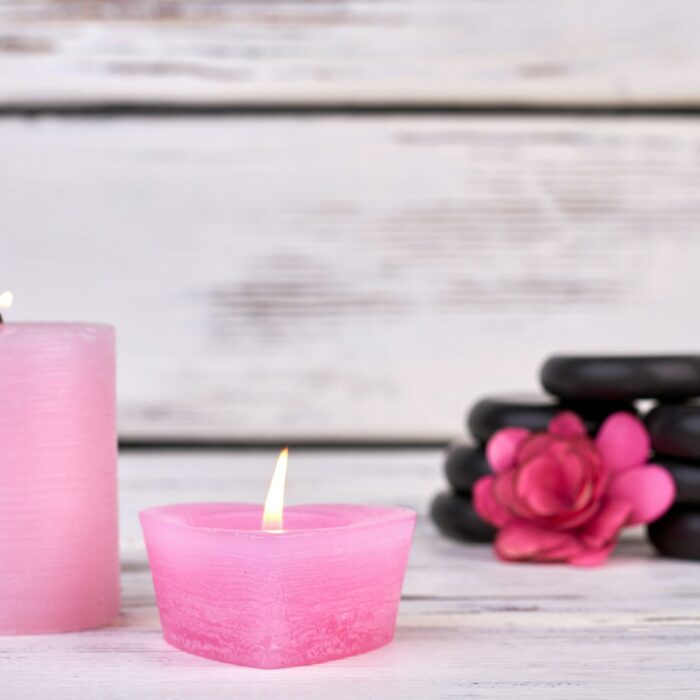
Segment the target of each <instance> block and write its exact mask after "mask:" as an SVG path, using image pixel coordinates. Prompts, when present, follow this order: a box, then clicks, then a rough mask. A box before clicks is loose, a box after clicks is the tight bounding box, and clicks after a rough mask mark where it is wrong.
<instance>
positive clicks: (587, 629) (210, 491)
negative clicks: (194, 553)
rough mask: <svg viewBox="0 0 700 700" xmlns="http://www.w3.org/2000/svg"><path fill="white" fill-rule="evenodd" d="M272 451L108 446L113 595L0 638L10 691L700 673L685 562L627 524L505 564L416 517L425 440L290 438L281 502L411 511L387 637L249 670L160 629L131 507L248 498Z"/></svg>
mask: <svg viewBox="0 0 700 700" xmlns="http://www.w3.org/2000/svg"><path fill="white" fill-rule="evenodd" d="M274 456H275V455H274V453H273V452H259V453H239V454H238V455H236V454H235V453H221V454H215V455H211V454H191V455H182V454H178V453H164V454H157V455H149V456H136V455H133V456H129V457H127V458H123V459H122V460H121V465H120V466H121V497H120V502H121V508H122V521H121V524H122V535H123V537H122V561H123V565H122V584H123V594H124V595H123V610H122V616H121V619H120V621H119V623H118V624H117V625H115V626H114V627H111V628H107V629H104V630H98V631H93V632H85V633H80V634H68V635H55V636H47V637H41V636H37V637H0V687H2V689H3V696H4V697H7V698H12V700H25V699H26V700H28V699H33V698H44V697H46V692H47V688H50V689H51V694H52V697H55V698H72V699H74V700H93V699H94V698H95V696H96V695H99V696H100V697H101V698H106V699H107V700H112V699H115V700H116V699H122V698H124V699H125V698H134V697H138V698H141V699H143V700H149V699H150V698H158V699H159V700H160V699H163V698H164V699H168V700H170V699H180V698H182V699H183V700H184V699H189V698H194V697H196V698H208V699H212V700H215V699H217V698H222V699H223V698H231V697H232V696H235V697H245V698H261V699H262V698H264V699H265V700H268V699H269V698H273V697H274V698H277V697H280V698H282V697H283V698H300V699H301V698H303V699H305V700H306V699H310V700H326V699H327V698H328V697H329V696H332V697H334V698H338V699H339V700H358V699H359V700H362V699H364V698H367V699H374V698H379V697H381V698H387V700H393V699H394V698H396V699H400V700H406V699H411V698H416V699H421V700H422V699H424V698H468V697H480V698H481V697H486V698H491V697H493V698H511V697H512V698H561V697H574V698H590V697H616V698H618V697H619V698H625V699H626V698H631V699H635V700H636V699H638V698H658V697H661V696H663V697H669V698H694V697H695V696H696V694H697V687H698V683H699V682H700V667H699V666H698V663H697V658H698V654H699V653H700V636H699V635H698V631H697V630H698V592H697V584H696V581H697V564H694V563H689V562H680V561H672V560H664V559H657V558H655V557H654V555H653V554H651V552H650V549H649V547H648V545H647V544H646V543H644V542H643V541H642V540H641V539H640V537H639V535H638V534H634V533H632V534H631V535H630V537H629V539H627V540H626V541H625V542H624V543H623V544H622V545H620V547H619V548H618V550H617V552H616V553H615V554H614V556H613V558H612V559H611V562H610V563H609V564H608V565H607V566H605V567H603V568H601V569H597V570H580V569H574V568H568V567H559V566H542V565H508V564H503V563H500V562H498V561H496V560H495V559H494V558H493V556H492V554H491V551H490V548H489V547H488V546H479V545H464V544H461V543H455V542H451V541H449V540H446V539H444V538H443V537H441V536H440V535H439V534H438V533H437V532H436V531H435V530H434V528H433V527H432V525H431V524H430V523H429V522H428V521H427V519H426V515H425V513H426V510H427V504H428V501H429V498H430V496H431V495H432V493H433V492H434V491H435V490H436V489H437V488H440V482H441V478H440V474H439V471H440V462H441V458H442V456H441V455H440V454H438V453H437V452H432V451H424V452H393V453H387V452H382V453H373V452H367V453H356V454H343V453H339V452H325V453H318V452H317V453H303V452H296V453H295V452H292V454H291V459H290V472H289V486H290V493H289V499H288V500H289V502H290V503H303V502H333V501H335V502H337V501H346V502H357V503H362V502H364V503H384V504H397V505H406V506H410V507H414V508H416V509H417V510H418V511H419V524H418V528H417V531H416V537H415V541H414V546H413V550H412V553H411V558H410V562H409V570H408V573H407V577H406V581H405V585H404V592H403V598H402V602H401V608H400V613H399V623H398V629H397V634H396V639H395V640H394V642H393V643H392V644H391V645H389V646H388V647H385V648H384V649H381V650H378V651H376V652H372V653H370V654H366V655H363V656H357V657H354V658H351V659H345V660H342V661H337V662H332V663H329V664H324V665H320V666H312V667H307V668H297V669H287V670H281V671H260V670H255V669H248V668H240V667H235V666H228V665H224V664H218V663H216V662H213V661H208V660H206V659H202V658H199V657H194V656H190V655H187V654H184V653H182V652H179V651H176V650H175V649H173V648H171V647H169V646H167V645H166V644H165V642H164V641H163V640H162V637H161V634H160V628H159V623H158V615H157V610H156V607H155V604H154V596H153V589H152V585H151V580H150V574H149V571H148V565H147V561H146V557H145V552H144V548H143V542H142V539H141V536H140V533H139V528H138V523H137V521H136V513H137V511H138V510H139V509H140V508H143V507H146V506H150V505H156V504H162V503H165V502H177V501H187V500H217V501H220V500H222V499H231V500H240V501H253V502H255V501H260V500H261V499H262V497H263V494H264V493H265V489H266V486H267V480H268V478H269V476H270V473H271V469H272V465H273V462H274Z"/></svg>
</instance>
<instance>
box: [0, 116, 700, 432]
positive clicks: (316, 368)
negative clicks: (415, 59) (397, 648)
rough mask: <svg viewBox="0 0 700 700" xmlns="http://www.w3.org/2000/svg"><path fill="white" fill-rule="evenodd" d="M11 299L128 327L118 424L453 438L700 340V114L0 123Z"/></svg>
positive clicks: (0, 211) (0, 223) (0, 206)
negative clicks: (515, 396)
mask: <svg viewBox="0 0 700 700" xmlns="http://www.w3.org/2000/svg"><path fill="white" fill-rule="evenodd" d="M0 152H1V153H2V155H3V168H2V169H0V231H1V232H2V233H1V234H0V236H1V238H0V240H1V241H2V257H1V259H0V284H1V285H2V286H3V287H4V288H10V289H13V290H14V291H15V308H14V309H13V311H12V312H11V313H10V314H7V320H8V321H10V322H11V321H12V320H23V319H48V320H54V319H64V320H65V319H85V320H96V321H106V322H112V323H114V324H115V325H116V326H117V329H118V346H119V347H118V356H119V396H120V428H121V433H122V435H123V436H126V437H143V436H146V437H153V436H170V437H177V438H188V437H192V438H202V437H210V438H211V437H228V438H236V439H260V440H268V441H270V440H271V441H274V440H280V441H284V440H288V439H304V438H311V439H313V438H340V439H365V438H381V439H392V438H395V439H399V440H400V439H406V440H418V439H429V440H442V439H447V438H448V437H449V436H450V435H452V434H454V433H457V432H459V431H460V430H461V429H462V424H463V423H462V421H463V414H464V409H465V407H466V406H467V404H468V403H469V402H471V401H472V400H473V399H474V398H476V397H477V396H478V395H480V394H484V393H493V392H498V391H507V390H513V389H528V388H535V387H536V374H537V369H538V366H539V363H540V362H541V360H542V358H543V357H544V356H545V355H546V354H548V353H550V352H553V351H556V350H569V351H579V352H586V351H625V350H627V351H635V352H644V351H662V350H663V351H668V352H672V351H686V352H687V351H693V350H694V349H697V347H698V345H700V328H699V327H698V325H697V324H696V323H692V322H690V321H691V320H692V319H693V318H695V317H696V315H697V314H696V308H695V305H696V299H697V298H698V295H700V276H698V274H697V269H698V260H700V257H699V256H700V238H699V237H698V234H697V231H698V230H699V229H700V195H699V194H698V188H697V186H696V185H697V182H698V179H699V178H700V124H698V122H696V121H694V120H662V121H656V120H653V119H634V120H624V121H619V120H601V121H595V122H591V121H589V120H582V119H534V120H533V119H528V120H522V119H502V120H486V119H469V118H464V117H460V118H446V117H443V118H430V119H427V118H421V119H413V118H408V117H391V118H366V119H361V120H357V119H348V118H335V119H314V118H305V119H301V118H288V119H286V118H285V119H281V118H267V119H252V118H238V119H230V118H220V119H215V118H210V119H184V120H181V121H173V120H158V119H154V120H141V119H125V120H117V121H112V120H51V119H42V120H38V121H22V120H5V121H2V122H0Z"/></svg>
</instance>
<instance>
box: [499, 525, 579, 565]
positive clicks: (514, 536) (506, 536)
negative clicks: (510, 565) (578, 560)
mask: <svg viewBox="0 0 700 700" xmlns="http://www.w3.org/2000/svg"><path fill="white" fill-rule="evenodd" d="M495 549H496V553H497V554H498V556H499V557H501V559H505V560H507V561H528V560H531V561H567V560H568V559H569V558H571V557H573V556H577V555H578V554H581V553H582V552H583V547H582V546H581V545H580V544H579V543H578V541H577V540H576V538H575V537H574V536H573V535H572V534H571V533H569V532H558V531H556V530H546V529H544V528H540V527H537V525H533V524H531V523H526V522H522V521H517V522H512V523H509V524H508V525H506V526H505V527H504V528H503V529H502V530H499V532H498V535H496V542H495Z"/></svg>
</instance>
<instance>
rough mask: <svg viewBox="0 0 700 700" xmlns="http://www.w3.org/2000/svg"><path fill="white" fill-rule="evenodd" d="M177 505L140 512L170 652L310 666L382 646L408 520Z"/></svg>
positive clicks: (340, 508) (397, 592)
mask: <svg viewBox="0 0 700 700" xmlns="http://www.w3.org/2000/svg"><path fill="white" fill-rule="evenodd" d="M261 517H262V508H261V507H260V506H255V505H241V504H222V503H219V504H185V505H173V506H163V507H160V508H152V509H150V510H146V511H144V512H143V513H141V523H142V525H143V530H144V534H145V537H146V545H147V548H148V557H149V560H150V563H151V570H152V573H153V581H154V584H155V590H156V597H157V600H158V608H159V610H160V617H161V622H162V625H163V634H164V637H165V639H166V641H167V642H169V643H170V644H172V645H173V646H175V647H177V648H179V649H183V650H184V651H188V652H190V653H192V654H197V655H199V656H205V657H208V658H211V659H217V660H219V661H226V662H229V663H234V664H240V665H244V666H256V667H259V668H279V667H283V666H300V665H305V664H314V663H319V662H321V661H328V660H330V659H338V658H341V657H344V656H350V655H352V654H359V653H361V652H366V651H370V650H371V649H376V648H377V647H380V646H382V645H384V644H387V643H388V642H389V641H391V639H392V637H393V636H394V629H395V627H396V614H397V610H398V605H399V599H400V597H401V585H402V582H403V577H404V571H405V568H406V561H407V558H408V552H409V548H410V545H411V538H412V536H413V529H414V525H415V517H416V516H415V513H413V511H410V510H407V509H404V508H372V507H364V506H350V505H315V506H293V507H291V508H287V509H285V511H284V530H283V531H277V532H275V531H264V530H261V529H260V524H261Z"/></svg>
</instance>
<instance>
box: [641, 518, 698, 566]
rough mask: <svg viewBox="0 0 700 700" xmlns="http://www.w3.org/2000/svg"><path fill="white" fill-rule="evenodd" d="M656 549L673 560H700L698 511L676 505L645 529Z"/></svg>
mask: <svg viewBox="0 0 700 700" xmlns="http://www.w3.org/2000/svg"><path fill="white" fill-rule="evenodd" d="M647 532H648V534H649V539H650V540H651V543H652V544H653V545H654V547H656V549H657V550H658V551H659V552H660V553H661V554H663V555H665V556H667V557H673V558H675V559H700V509H699V508H697V507H696V508H693V507H692V506H683V505H676V506H673V508H671V510H669V511H668V513H666V515H663V516H662V517H661V518H660V519H659V520H657V521H656V522H654V523H652V524H651V525H649V527H648V528H647Z"/></svg>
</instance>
